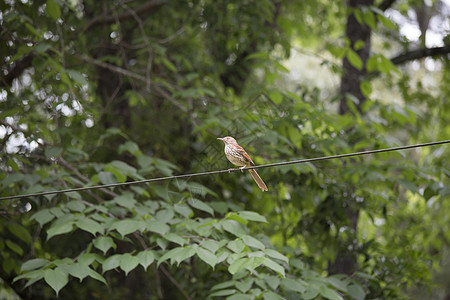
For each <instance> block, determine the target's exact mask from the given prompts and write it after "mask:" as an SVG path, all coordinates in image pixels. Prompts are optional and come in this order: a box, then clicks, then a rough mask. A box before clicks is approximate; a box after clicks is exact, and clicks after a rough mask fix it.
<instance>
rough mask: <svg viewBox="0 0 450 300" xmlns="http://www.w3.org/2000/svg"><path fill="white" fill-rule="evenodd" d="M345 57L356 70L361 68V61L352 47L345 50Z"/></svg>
mask: <svg viewBox="0 0 450 300" xmlns="http://www.w3.org/2000/svg"><path fill="white" fill-rule="evenodd" d="M347 59H348V61H349V62H350V64H351V65H352V66H354V67H355V68H356V69H358V70H362V68H363V62H362V60H361V58H360V57H359V55H358V54H357V53H356V52H355V51H353V50H352V49H348V51H347Z"/></svg>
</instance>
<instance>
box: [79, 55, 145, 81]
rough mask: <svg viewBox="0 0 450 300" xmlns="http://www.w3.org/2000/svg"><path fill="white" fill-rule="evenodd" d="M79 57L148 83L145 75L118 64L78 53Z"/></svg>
mask: <svg viewBox="0 0 450 300" xmlns="http://www.w3.org/2000/svg"><path fill="white" fill-rule="evenodd" d="M77 57H78V58H79V59H81V60H84V61H85V62H88V63H91V64H93V65H96V66H99V67H102V68H105V69H108V70H110V71H113V72H116V73H119V74H122V75H124V76H127V77H131V78H134V79H137V80H139V81H142V82H145V83H147V79H146V78H145V77H144V76H141V75H139V74H137V73H134V72H131V71H128V70H127V69H123V68H120V67H117V66H114V65H111V64H107V63H104V62H102V61H99V60H96V59H93V58H90V57H89V56H87V55H77Z"/></svg>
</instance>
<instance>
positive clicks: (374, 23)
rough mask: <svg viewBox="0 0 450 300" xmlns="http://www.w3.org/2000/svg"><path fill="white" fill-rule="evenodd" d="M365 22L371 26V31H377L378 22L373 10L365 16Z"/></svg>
mask: <svg viewBox="0 0 450 300" xmlns="http://www.w3.org/2000/svg"><path fill="white" fill-rule="evenodd" d="M363 19H364V22H365V23H366V24H367V25H369V27H370V29H372V30H376V29H377V21H376V19H375V15H374V13H373V12H372V11H371V10H366V11H365V12H364V14H363Z"/></svg>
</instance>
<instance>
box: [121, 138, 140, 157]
mask: <svg viewBox="0 0 450 300" xmlns="http://www.w3.org/2000/svg"><path fill="white" fill-rule="evenodd" d="M125 151H128V152H129V153H131V154H133V155H135V156H137V155H139V154H141V150H139V146H138V145H137V144H136V143H134V142H131V141H127V142H125V143H124V144H122V145H120V146H119V154H122V153H123V152H125Z"/></svg>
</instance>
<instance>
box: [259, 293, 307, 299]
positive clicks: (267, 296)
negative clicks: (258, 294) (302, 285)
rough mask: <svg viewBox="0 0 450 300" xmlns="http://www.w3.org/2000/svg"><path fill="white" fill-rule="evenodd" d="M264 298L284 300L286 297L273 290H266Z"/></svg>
mask: <svg viewBox="0 0 450 300" xmlns="http://www.w3.org/2000/svg"><path fill="white" fill-rule="evenodd" d="M302 296H303V295H302ZM263 299H264V300H283V299H284V298H283V297H281V296H279V295H278V294H275V293H274V292H272V291H266V292H264V295H263Z"/></svg>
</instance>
